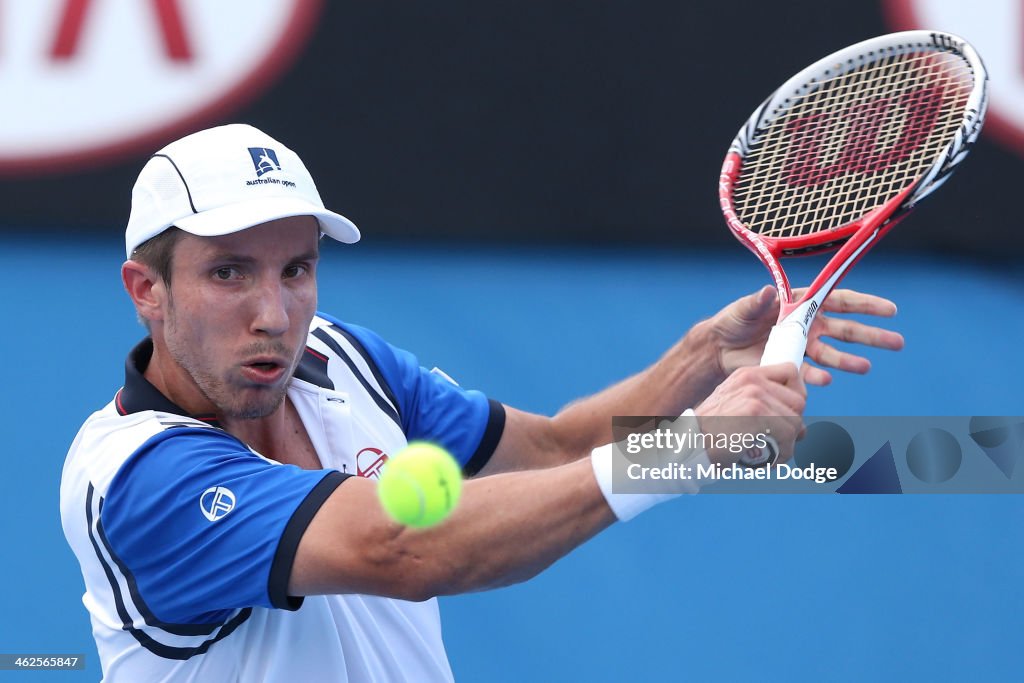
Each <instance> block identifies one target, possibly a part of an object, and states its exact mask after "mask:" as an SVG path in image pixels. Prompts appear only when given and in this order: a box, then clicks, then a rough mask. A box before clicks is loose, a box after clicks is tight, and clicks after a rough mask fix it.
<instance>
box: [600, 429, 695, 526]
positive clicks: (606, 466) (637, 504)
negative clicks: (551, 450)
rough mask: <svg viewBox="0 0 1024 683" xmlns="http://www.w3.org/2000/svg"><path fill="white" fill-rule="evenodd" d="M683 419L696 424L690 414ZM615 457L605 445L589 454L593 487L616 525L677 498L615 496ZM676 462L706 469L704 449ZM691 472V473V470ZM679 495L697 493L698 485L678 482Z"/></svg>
mask: <svg viewBox="0 0 1024 683" xmlns="http://www.w3.org/2000/svg"><path fill="white" fill-rule="evenodd" d="M683 416H684V417H692V418H694V420H696V415H694V413H693V410H687V411H686V412H685V413H683ZM614 457H615V445H614V444H607V445H604V446H600V447H598V448H595V449H594V450H593V451H592V452H591V454H590V462H591V465H592V466H593V468H594V477H595V478H596V479H597V485H598V486H599V487H600V488H601V493H602V494H604V498H605V500H606V501H607V502H608V507H610V508H611V509H612V512H614V513H615V516H616V517H618V519H619V521H622V522H628V521H629V520H631V519H633V518H634V517H636V516H637V515H639V514H640V513H641V512H643V511H644V510H647V509H650V508H652V507H654V506H655V505H657V504H658V503H663V502H665V501H666V500H672V499H673V498H677V497H679V495H681V494H680V493H615V492H614V491H613V490H612V479H613V470H614V467H613V462H612V461H613V459H614ZM680 462H685V463H686V464H702V465H704V466H707V464H708V463H709V462H710V460H708V456H707V453H706V452H705V451H704V449H695V450H693V451H691V452H690V453H689V454H688V455H682V454H680ZM691 471H693V472H695V471H696V470H695V469H691ZM679 484H680V488H681V493H697V492H698V491H699V490H700V485H699V484H698V483H697V481H696V479H691V480H688V481H685V482H679Z"/></svg>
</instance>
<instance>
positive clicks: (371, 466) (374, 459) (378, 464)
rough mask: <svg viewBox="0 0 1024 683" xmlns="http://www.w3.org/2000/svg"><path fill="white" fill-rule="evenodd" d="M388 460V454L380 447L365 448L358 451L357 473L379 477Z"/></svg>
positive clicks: (370, 477) (363, 475)
mask: <svg viewBox="0 0 1024 683" xmlns="http://www.w3.org/2000/svg"><path fill="white" fill-rule="evenodd" d="M387 461H388V454H387V453H385V452H384V451H382V450H381V449H379V448H373V447H370V448H364V449H363V450H361V451H359V452H358V453H356V474H358V475H359V476H360V477H366V478H367V479H379V478H380V470H381V468H382V467H384V463H386V462H387Z"/></svg>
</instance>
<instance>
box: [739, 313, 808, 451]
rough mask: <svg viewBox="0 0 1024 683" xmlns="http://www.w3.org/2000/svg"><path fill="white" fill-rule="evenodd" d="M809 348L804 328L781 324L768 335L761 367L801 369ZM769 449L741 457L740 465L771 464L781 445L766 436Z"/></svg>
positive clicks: (793, 322)
mask: <svg viewBox="0 0 1024 683" xmlns="http://www.w3.org/2000/svg"><path fill="white" fill-rule="evenodd" d="M806 348H807V335H806V334H805V333H804V328H803V326H802V325H801V324H800V323H798V322H795V321H786V322H783V323H779V324H778V325H776V326H775V327H773V328H772V331H771V332H770V333H769V334H768V342H767V343H766V344H765V345H764V353H763V354H762V355H761V365H778V364H779V363H792V364H793V365H795V366H796V367H797V369H799V368H800V365H801V364H802V363H803V362H804V350H805V349H806ZM765 439H766V440H767V441H768V447H767V448H762V449H760V450H758V451H755V452H752V453H744V454H743V455H741V456H740V464H741V465H746V466H747V467H758V466H759V465H764V464H771V463H773V462H775V460H776V459H777V458H778V457H779V444H778V442H776V441H775V439H773V438H772V437H771V436H770V435H768V434H766V435H765Z"/></svg>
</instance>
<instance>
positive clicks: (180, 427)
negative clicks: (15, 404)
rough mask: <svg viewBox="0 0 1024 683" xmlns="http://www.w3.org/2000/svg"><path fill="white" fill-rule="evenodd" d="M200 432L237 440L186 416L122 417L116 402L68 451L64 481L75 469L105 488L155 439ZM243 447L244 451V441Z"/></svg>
mask: <svg viewBox="0 0 1024 683" xmlns="http://www.w3.org/2000/svg"><path fill="white" fill-rule="evenodd" d="M198 430H201V431H202V432H204V433H208V434H209V435H210V436H212V437H214V438H228V439H232V440H234V441H237V439H236V438H235V437H233V436H231V435H230V434H228V433H227V432H224V431H223V430H221V429H218V428H217V427H214V426H211V425H209V424H207V423H205V422H202V421H201V420H197V419H194V418H191V417H188V416H184V415H174V414H171V413H165V412H161V411H155V410H143V411H139V412H136V413H129V414H127V415H122V414H121V413H120V412H119V411H118V410H117V407H116V406H115V405H114V402H111V403H110V404H108V405H107V406H106V407H104V408H103V409H102V410H99V411H97V412H95V413H93V414H92V415H90V416H89V418H88V419H87V420H86V421H85V423H84V424H83V425H82V427H81V429H80V430H79V432H78V435H77V436H76V437H75V440H74V442H73V443H72V445H71V448H70V450H69V451H68V455H67V459H66V460H65V463H64V478H68V477H69V475H70V474H71V473H72V471H73V470H77V471H78V472H79V473H80V474H82V475H84V479H86V480H88V481H89V482H90V483H92V484H93V485H94V486H95V487H97V488H100V489H103V488H105V486H106V485H107V484H109V482H110V480H111V479H113V477H114V475H115V474H116V473H117V472H118V470H120V468H121V467H122V466H123V465H124V463H125V462H127V461H128V460H129V459H130V458H131V457H132V456H133V455H134V454H135V453H137V452H138V451H139V449H140V448H142V446H143V445H144V444H146V443H147V442H149V441H150V440H151V439H153V438H154V437H156V436H158V435H160V434H162V433H167V436H168V437H172V436H176V435H177V434H186V433H189V434H195V433H197V431H198ZM238 443H239V445H240V447H242V448H244V445H242V444H241V442H238Z"/></svg>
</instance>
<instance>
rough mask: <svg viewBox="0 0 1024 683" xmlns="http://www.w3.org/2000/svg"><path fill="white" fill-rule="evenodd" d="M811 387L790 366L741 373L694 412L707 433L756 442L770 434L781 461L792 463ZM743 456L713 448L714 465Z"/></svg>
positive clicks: (735, 375)
mask: <svg viewBox="0 0 1024 683" xmlns="http://www.w3.org/2000/svg"><path fill="white" fill-rule="evenodd" d="M806 403H807V388H806V387H805V386H804V383H803V380H801V378H800V375H799V374H798V373H797V370H796V368H795V367H793V365H791V364H790V363H783V364H781V365H766V366H764V367H759V366H754V367H745V368H740V369H738V370H736V371H735V372H733V373H732V374H731V375H729V377H728V378H727V379H726V380H725V381H724V382H722V383H721V384H720V385H719V386H718V388H716V389H715V390H714V392H712V394H711V395H710V396H708V398H707V399H706V400H705V401H704V402H703V403H701V404H700V405H699V406H697V408H695V409H694V413H695V414H696V415H697V418H698V420H699V421H700V426H701V431H703V432H704V433H705V434H730V435H737V438H738V437H740V436H743V435H750V436H751V437H756V436H757V435H758V434H770V435H771V436H772V437H773V438H774V439H775V441H776V443H777V444H778V445H779V450H780V457H779V461H780V462H781V461H785V460H788V459H789V458H790V457H791V456H792V454H793V449H794V444H795V442H796V440H797V439H798V438H800V437H801V436H802V435H803V431H804V426H803V420H802V417H801V416H802V415H803V412H804V407H805V406H806ZM739 456H740V453H737V452H735V450H728V449H721V448H714V449H709V450H708V457H709V458H710V459H711V461H712V462H718V463H722V464H729V463H733V462H736V461H737V460H738V458H739Z"/></svg>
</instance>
